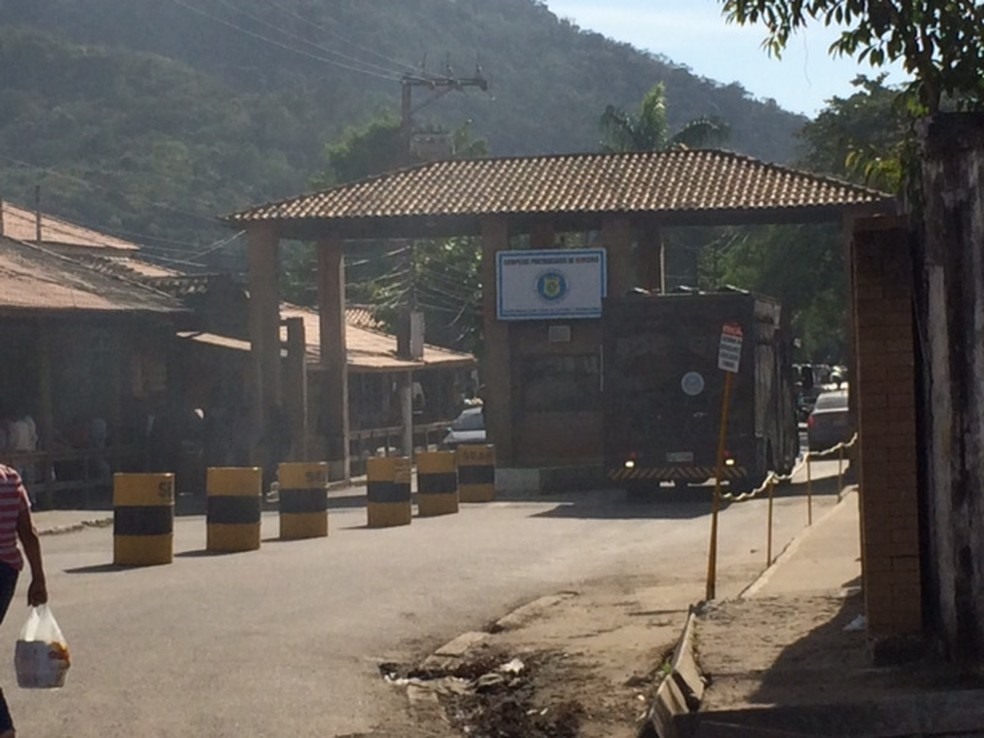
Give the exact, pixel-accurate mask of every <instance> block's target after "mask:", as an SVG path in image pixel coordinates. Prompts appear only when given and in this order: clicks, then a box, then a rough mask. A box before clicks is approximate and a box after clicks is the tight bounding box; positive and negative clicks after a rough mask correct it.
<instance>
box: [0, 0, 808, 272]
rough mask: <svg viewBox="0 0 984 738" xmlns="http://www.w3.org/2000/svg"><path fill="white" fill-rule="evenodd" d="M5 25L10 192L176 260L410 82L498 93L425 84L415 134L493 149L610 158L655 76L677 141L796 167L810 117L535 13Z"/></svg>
mask: <svg viewBox="0 0 984 738" xmlns="http://www.w3.org/2000/svg"><path fill="white" fill-rule="evenodd" d="M0 18H2V19H3V25H2V26H0V69H3V70H4V73H3V75H2V77H0V94H2V95H3V100H4V104H3V105H2V106H0V195H2V196H3V197H7V198H10V199H15V200H19V201H22V202H27V201H29V200H30V198H31V197H32V196H33V194H32V193H33V188H34V185H35V184H38V183H40V184H41V185H42V191H43V198H44V204H43V206H44V207H45V209H48V210H51V211H52V212H55V213H60V214H63V215H66V216H70V217H74V218H76V219H78V220H81V221H82V222H85V223H87V224H90V225H92V226H94V227H97V228H103V229H106V230H111V231H113V232H115V233H117V234H119V235H123V236H125V237H129V238H131V239H132V240H136V241H140V242H143V243H147V244H150V245H151V247H152V248H155V249H157V250H158V252H159V253H161V254H164V255H167V254H170V255H171V256H172V257H178V258H179V257H180V255H181V254H182V253H184V252H185V251H187V250H189V249H191V250H194V249H202V248H203V247H204V246H206V245H207V244H208V243H209V242H210V241H212V240H213V239H215V238H220V237H222V236H224V235H226V232H225V231H224V229H222V228H219V227H216V226H215V224H214V217H215V216H216V215H218V214H221V213H223V212H227V211H229V210H232V209H234V208H238V207H242V206H246V205H249V204H252V203H256V202H259V201H264V200H268V199H271V198H275V197H281V196H286V195H290V194H294V193H297V192H299V191H303V190H306V189H308V188H309V187H310V184H309V183H310V181H311V178H312V177H313V176H315V175H317V174H318V173H319V172H320V171H321V170H323V169H324V166H325V164H324V157H323V151H324V148H325V146H326V145H327V144H329V143H331V142H333V141H335V140H338V138H339V137H340V136H341V135H342V133H343V132H344V131H345V130H346V129H347V128H349V127H351V126H356V125H363V124H365V123H366V122H367V121H368V120H370V119H372V118H373V117H375V116H378V115H380V114H383V113H387V114H390V115H398V114H399V109H400V92H401V87H400V77H401V75H403V74H405V73H414V74H419V75H422V74H425V73H427V74H434V75H440V76H449V77H473V76H476V75H477V74H479V73H480V74H481V75H483V76H484V77H485V78H486V79H487V80H488V82H489V90H488V92H487V93H485V92H482V91H480V90H478V89H476V88H466V89H465V90H463V91H460V92H452V93H450V94H447V95H445V96H443V97H440V98H439V99H432V96H431V93H430V92H429V91H428V90H425V89H422V88H415V89H414V92H413V95H414V96H413V102H414V105H415V106H417V105H420V104H421V103H425V102H426V103H427V104H426V105H425V106H424V107H423V108H422V109H420V110H419V111H417V112H416V113H415V122H416V123H417V124H418V125H431V126H434V125H439V126H444V127H446V128H449V129H456V128H458V127H460V126H461V125H463V124H464V123H466V122H468V121H470V129H471V131H472V132H473V135H474V136H476V137H478V138H482V139H485V140H487V142H488V147H489V150H490V152H491V153H492V154H493V155H512V154H533V153H550V152H569V151H590V150H598V149H599V148H600V133H599V128H598V120H599V117H600V116H601V114H602V112H603V111H604V110H605V108H606V106H608V105H610V104H611V105H616V106H620V107H625V108H632V107H634V106H635V105H637V104H638V102H639V101H640V100H641V99H642V97H643V95H644V94H645V93H646V92H647V91H648V90H650V89H651V88H652V86H653V85H654V84H655V83H657V82H663V83H664V84H665V87H666V98H667V104H668V113H669V123H670V126H671V128H673V127H680V126H682V125H683V124H684V123H685V122H687V121H690V120H693V119H695V118H698V117H701V116H715V117H717V118H720V119H721V120H723V121H726V122H727V123H728V124H729V126H730V130H731V135H730V139H729V141H728V144H727V147H728V148H732V149H735V150H737V151H741V152H744V153H748V154H751V155H753V156H757V157H760V158H763V159H766V160H771V161H780V162H788V161H791V160H792V159H793V158H794V144H795V139H794V133H795V131H796V130H798V129H799V128H800V127H801V126H802V124H803V123H804V122H805V121H804V120H803V119H802V118H801V117H799V116H795V115H792V114H790V113H787V112H785V111H783V110H781V109H780V108H778V106H777V105H776V104H775V103H774V102H772V101H765V102H761V101H757V100H753V99H751V98H750V97H749V95H748V94H747V93H746V91H745V90H744V89H743V88H742V87H741V86H739V85H736V84H732V85H727V86H723V85H720V84H717V83H715V82H713V81H710V80H707V79H702V78H699V77H696V76H694V75H693V74H691V73H690V72H689V71H688V70H687V69H686V68H684V67H682V66H679V65H675V64H673V63H672V62H671V61H669V60H667V59H664V58H660V57H655V56H652V55H649V54H645V53H642V52H640V51H638V50H636V49H633V48H632V47H630V46H628V45H626V44H620V43H616V42H613V41H610V40H607V39H605V38H603V37H602V36H600V35H598V34H595V33H588V32H584V31H582V30H580V29H579V28H577V27H576V26H575V25H573V24H571V23H570V22H569V21H567V20H564V19H558V18H557V17H556V16H555V15H553V14H552V13H551V12H549V10H548V9H547V8H546V7H545V6H544V5H543V4H542V3H537V2H533V1H532V0H494V2H490V1H489V0H373V2H366V1H365V0H333V1H332V2H325V1H322V2H316V1H315V0H277V1H276V2H274V3H271V2H269V1H267V0H46V2H43V3H38V2H36V0H0ZM659 33H660V31H659V29H657V28H654V29H653V34H652V43H651V46H652V47H653V48H659ZM477 65H480V67H481V70H480V72H479V71H478V70H477V68H476V67H477ZM38 167H43V168H44V170H41V169H39V168H38Z"/></svg>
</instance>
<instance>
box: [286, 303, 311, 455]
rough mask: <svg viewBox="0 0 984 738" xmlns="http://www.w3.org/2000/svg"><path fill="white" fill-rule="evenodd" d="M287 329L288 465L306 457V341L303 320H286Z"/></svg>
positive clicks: (307, 450)
mask: <svg viewBox="0 0 984 738" xmlns="http://www.w3.org/2000/svg"><path fill="white" fill-rule="evenodd" d="M284 323H285V324H286V326H287V367H286V369H287V371H286V379H287V381H286V382H285V383H284V404H285V409H286V410H287V417H288V418H289V419H290V428H291V437H292V438H293V444H292V447H291V452H290V457H289V458H290V460H291V461H304V460H306V459H307V458H308V454H309V453H310V451H309V449H308V411H307V408H308V381H307V337H306V335H305V332H304V319H303V318H288V319H287V320H285V321H284Z"/></svg>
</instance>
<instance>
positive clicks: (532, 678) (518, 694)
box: [441, 653, 585, 738]
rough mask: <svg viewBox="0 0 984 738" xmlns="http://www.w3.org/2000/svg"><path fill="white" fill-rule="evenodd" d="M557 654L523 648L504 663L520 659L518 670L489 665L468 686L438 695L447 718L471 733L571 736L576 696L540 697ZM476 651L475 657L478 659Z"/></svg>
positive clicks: (482, 737)
mask: <svg viewBox="0 0 984 738" xmlns="http://www.w3.org/2000/svg"><path fill="white" fill-rule="evenodd" d="M559 660H562V655H561V654H556V653H537V654H527V655H526V656H525V657H524V658H523V659H510V660H509V661H507V662H505V663H507V664H508V663H513V664H517V665H518V664H522V667H521V668H519V669H518V673H511V674H503V673H502V672H500V671H498V670H496V671H490V672H486V673H485V674H483V675H482V676H480V677H478V678H477V679H475V680H474V681H473V682H472V690H471V691H469V692H467V693H465V694H461V695H444V696H442V698H441V701H442V703H443V705H444V709H445V712H446V714H447V715H448V718H449V719H450V721H451V724H452V726H453V727H454V728H456V729H457V730H459V731H460V732H461V733H462V734H463V735H468V736H475V738H513V737H514V736H515V737H516V738H519V737H520V736H528V737H529V738H577V737H578V736H579V735H581V732H580V730H581V723H582V720H583V718H584V712H585V710H584V706H583V705H582V704H581V702H580V701H579V700H577V699H562V700H552V699H544V698H543V693H542V691H541V688H542V687H543V686H544V680H550V679H553V678H554V677H553V676H550V675H551V674H552V673H553V672H554V671H555V669H554V668H552V665H555V664H556V662H557V661H559ZM483 661H484V659H482V657H481V655H479V661H478V663H483Z"/></svg>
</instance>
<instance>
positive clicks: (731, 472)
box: [608, 466, 748, 482]
mask: <svg viewBox="0 0 984 738" xmlns="http://www.w3.org/2000/svg"><path fill="white" fill-rule="evenodd" d="M715 476H717V472H716V470H715V469H714V467H713V466H662V467H638V466H637V467H631V468H630V467H625V466H620V467H617V468H615V469H609V470H608V478H609V479H611V480H612V481H613V482H627V481H633V480H652V481H672V480H676V479H680V480H683V481H688V480H693V481H704V480H705V479H714V477H715ZM746 476H748V469H746V468H745V467H743V466H725V467H724V468H722V469H721V478H722V479H741V478H743V477H746Z"/></svg>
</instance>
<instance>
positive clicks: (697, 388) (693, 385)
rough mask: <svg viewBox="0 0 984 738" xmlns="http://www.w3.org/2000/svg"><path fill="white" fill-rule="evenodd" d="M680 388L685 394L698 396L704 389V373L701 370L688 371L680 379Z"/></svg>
mask: <svg viewBox="0 0 984 738" xmlns="http://www.w3.org/2000/svg"><path fill="white" fill-rule="evenodd" d="M680 389H682V390H683V394H685V395H689V396H690V397H696V396H697V395H699V394H700V393H701V392H703V391H704V375H703V374H701V373H700V372H687V373H686V374H684V375H683V379H681V380H680Z"/></svg>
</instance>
